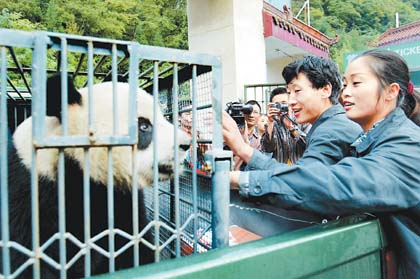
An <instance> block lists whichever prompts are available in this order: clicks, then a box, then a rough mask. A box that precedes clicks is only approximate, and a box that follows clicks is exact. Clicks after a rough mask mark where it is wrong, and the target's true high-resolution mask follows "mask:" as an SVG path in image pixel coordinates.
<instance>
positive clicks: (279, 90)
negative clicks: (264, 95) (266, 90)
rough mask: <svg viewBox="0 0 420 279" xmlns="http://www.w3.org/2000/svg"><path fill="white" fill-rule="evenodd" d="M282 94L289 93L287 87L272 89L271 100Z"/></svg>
mask: <svg viewBox="0 0 420 279" xmlns="http://www.w3.org/2000/svg"><path fill="white" fill-rule="evenodd" d="M280 94H287V89H286V87H277V88H275V89H274V90H273V91H271V93H270V102H272V101H273V98H274V97H275V96H277V95H280Z"/></svg>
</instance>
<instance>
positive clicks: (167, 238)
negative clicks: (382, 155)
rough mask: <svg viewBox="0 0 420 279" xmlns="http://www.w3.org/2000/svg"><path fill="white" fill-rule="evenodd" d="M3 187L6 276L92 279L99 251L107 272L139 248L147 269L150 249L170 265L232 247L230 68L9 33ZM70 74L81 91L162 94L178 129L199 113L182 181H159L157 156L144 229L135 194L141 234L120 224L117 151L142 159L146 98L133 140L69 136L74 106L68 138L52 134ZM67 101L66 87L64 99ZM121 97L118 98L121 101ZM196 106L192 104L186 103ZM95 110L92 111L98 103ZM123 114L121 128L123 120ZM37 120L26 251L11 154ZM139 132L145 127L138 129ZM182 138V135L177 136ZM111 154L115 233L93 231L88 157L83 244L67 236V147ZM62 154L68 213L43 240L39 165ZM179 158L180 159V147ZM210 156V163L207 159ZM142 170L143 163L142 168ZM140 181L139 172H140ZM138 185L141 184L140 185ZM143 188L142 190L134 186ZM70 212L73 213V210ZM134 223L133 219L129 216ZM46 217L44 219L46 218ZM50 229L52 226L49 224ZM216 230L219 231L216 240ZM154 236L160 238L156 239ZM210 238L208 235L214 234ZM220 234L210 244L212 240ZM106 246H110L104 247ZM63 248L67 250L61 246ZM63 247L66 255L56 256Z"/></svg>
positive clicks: (105, 42)
mask: <svg viewBox="0 0 420 279" xmlns="http://www.w3.org/2000/svg"><path fill="white" fill-rule="evenodd" d="M0 65H1V70H0V94H1V95H0V96H1V99H0V110H1V113H0V150H1V153H0V181H1V200H0V202H1V219H0V223H1V240H0V247H1V250H2V251H1V265H2V270H1V274H0V277H2V278H19V277H22V276H30V277H33V278H40V277H42V276H43V275H45V274H46V273H43V269H45V268H48V269H51V270H53V271H55V272H56V273H53V274H57V276H59V277H61V278H66V277H67V276H68V277H72V276H73V275H72V274H71V270H72V268H73V267H74V266H75V265H78V264H79V265H80V264H81V265H82V266H83V270H84V272H83V274H82V275H83V276H90V275H93V274H95V273H96V271H95V270H94V269H93V266H94V265H95V263H94V262H91V261H92V258H93V256H92V255H93V253H96V254H98V255H99V256H100V257H103V258H105V259H106V261H107V263H108V264H107V271H109V272H112V271H114V270H116V269H118V268H119V267H118V260H119V257H121V255H122V254H123V253H125V252H126V251H128V250H130V251H131V253H132V254H130V255H132V265H131V266H137V265H139V263H140V262H141V249H150V250H151V251H152V252H153V255H154V261H155V262H158V261H161V260H162V259H165V258H170V257H181V256H182V255H188V254H191V253H197V252H199V251H201V249H203V248H204V249H209V248H212V247H213V248H214V247H223V246H227V244H228V205H229V181H228V177H227V176H226V175H224V174H225V173H226V171H227V170H229V167H230V160H229V159H230V154H229V153H226V152H225V151H223V139H222V131H221V110H222V106H221V65H220V61H219V60H218V59H217V58H215V57H213V56H209V55H204V54H194V53H190V52H187V51H181V50H174V49H167V48H160V47H152V46H144V45H140V44H138V43H134V42H125V41H117V40H110V39H102V38H93V37H83V36H74V35H66V34H58V33H50V32H22V31H15V30H7V29H0ZM53 73H61V76H62V78H63V80H64V78H65V77H66V76H67V75H71V76H73V77H74V81H75V84H76V87H78V88H80V87H87V88H88V89H89V90H91V88H92V86H93V85H94V84H96V83H100V82H102V81H107V80H109V81H112V83H113V85H115V84H116V83H117V82H118V81H125V82H128V83H129V86H130V91H131V92H134V91H135V90H137V88H138V87H140V88H143V89H144V90H146V91H147V92H149V93H151V94H152V95H153V100H154V105H153V110H154V114H155V113H156V112H157V111H158V110H159V109H160V110H162V111H163V112H164V115H165V116H166V118H167V120H168V121H170V122H172V123H173V124H174V125H175V126H178V122H179V119H180V114H181V113H183V112H190V113H191V114H192V116H191V118H192V125H191V127H190V129H191V134H192V144H191V148H190V151H188V152H187V154H188V153H189V159H187V160H185V161H184V159H183V158H178V157H177V156H176V155H175V164H174V165H175V170H174V173H178V164H179V163H183V164H184V165H185V167H184V168H185V171H184V172H183V173H182V174H181V175H174V176H173V179H170V180H166V181H158V179H157V178H158V173H157V172H158V165H157V157H156V156H157V155H156V154H157V152H158V148H159V147H158V146H157V145H156V144H155V145H154V149H153V160H154V162H153V164H154V173H153V177H154V182H153V185H151V186H152V187H150V188H147V189H146V190H145V191H144V198H145V205H146V208H147V219H148V220H147V221H148V224H147V225H146V226H145V227H144V228H139V227H138V226H137V225H136V224H137V222H138V221H137V220H138V216H137V210H136V209H137V208H138V207H139V204H138V195H139V193H138V191H131V192H132V208H133V214H132V215H133V216H132V217H131V216H130V218H132V222H133V229H132V231H121V230H120V229H119V228H116V227H114V217H117V216H114V208H115V209H117V208H118V206H119V204H118V201H116V200H114V191H110V190H109V189H114V182H113V179H112V168H113V167H112V166H113V157H112V150H113V149H114V148H117V147H119V146H128V147H131V148H132V152H133V157H134V155H135V154H134V153H135V151H136V146H137V116H136V115H135V113H136V103H137V100H136V94H130V97H129V104H128V106H129V108H130V109H129V111H128V114H129V116H128V122H129V123H128V127H130V129H129V130H128V133H127V134H124V135H120V134H119V133H114V134H110V135H105V136H100V137H95V140H92V135H89V134H86V135H78V136H74V135H71V134H70V133H69V132H68V120H67V115H68V114H67V113H68V111H67V110H68V109H67V107H66V106H65V105H62V109H63V111H62V120H61V121H62V127H63V134H62V135H61V136H55V137H45V131H46V129H48V128H47V127H46V126H45V117H46V112H45V107H46V102H47V100H46V80H47V77H48V75H50V74H53ZM62 93H63V94H62V99H64V100H66V96H65V95H66V93H67V92H66V90H63V92H62ZM115 94H117V93H116V92H114V95H115ZM185 101H188V102H189V104H190V106H189V107H187V108H185V107H183V106H182V105H181V104H182V103H183V102H185ZM64 102H65V101H63V104H64ZM89 105H90V104H89ZM91 110H92V107H90V106H89V119H86V121H88V122H89V131H94V130H95V127H93V126H92V125H93V124H92V121H91V117H92V116H91V113H92V112H91ZM109 113H110V114H113V119H114V120H113V121H114V124H115V123H116V121H117V120H116V118H117V117H118V116H117V113H116V112H115V110H114V112H111V111H110V112H109ZM29 116H32V127H33V129H32V139H31V143H32V147H31V152H32V166H31V169H30V181H29V182H28V187H29V188H30V190H28V195H29V196H30V197H29V196H28V199H29V200H30V201H31V203H30V204H31V207H30V211H31V212H30V213H31V214H30V219H31V222H30V224H31V230H30V231H31V236H30V237H29V238H30V245H24V244H22V243H19V242H17V241H15V239H13V235H11V234H10V231H11V229H12V228H11V227H10V226H9V223H10V220H11V218H14V217H15V216H13V214H14V212H10V210H9V200H8V199H9V195H10V189H11V187H13V186H14V185H9V179H8V178H10V177H9V176H11V175H13V174H12V173H9V171H8V164H9V162H8V160H9V159H8V156H7V153H8V149H9V150H10V148H11V147H10V144H11V138H10V136H9V134H10V132H14V130H15V129H16V127H17V126H18V125H19V124H20V123H21V122H22V121H23V120H24V119H26V118H28V117H29ZM132 127H136V128H135V129H132ZM174 133H175V137H174V138H175V139H174V141H175V142H174V146H176V138H177V137H176V136H177V133H179V132H178V129H174ZM157 137H159V131H158V130H154V131H153V140H154V141H155V140H156V139H157ZM98 147H105V148H107V149H108V154H109V155H108V158H107V160H108V162H104V164H106V166H104V167H105V168H107V169H108V173H111V178H109V180H108V185H107V187H108V191H107V196H106V199H107V204H108V205H109V206H108V207H107V212H101V213H102V214H104V215H107V220H108V222H107V223H108V224H107V229H105V230H104V231H102V232H100V233H98V234H95V235H93V234H91V232H90V229H89V228H90V224H91V221H92V220H93V219H94V218H95V216H93V215H92V212H90V210H89V208H90V206H89V205H90V202H91V201H92V199H95V197H91V196H90V193H89V190H88V189H89V187H90V186H89V185H90V183H91V182H90V179H89V171H90V170H89V169H90V165H89V160H88V159H86V161H85V163H84V166H83V169H84V172H83V174H84V175H83V187H82V189H83V193H84V195H83V204H80V205H78V206H80V207H83V208H84V209H83V220H81V222H84V224H85V225H84V233H83V235H82V236H81V237H79V238H78V237H77V236H75V235H73V234H72V233H71V232H69V231H66V221H68V220H67V219H66V209H67V210H68V208H67V207H66V205H65V197H64V195H65V193H66V192H65V187H66V181H67V180H66V173H65V167H64V162H65V160H66V155H65V152H64V151H65V150H67V149H70V148H83V152H84V153H83V154H84V156H87V157H85V158H88V157H89V152H90V151H91V150H92V149H93V148H98ZM45 149H56V150H58V154H59V155H58V158H59V159H58V165H57V177H58V183H57V185H56V187H57V189H58V190H57V191H58V207H57V209H51V210H56V212H54V214H56V215H57V216H58V229H57V232H56V233H55V234H54V235H52V236H51V237H49V238H48V239H46V240H43V239H40V237H39V234H40V230H42V228H40V222H42V218H45V217H44V216H40V212H39V200H40V199H43V198H45V197H40V196H39V195H38V194H39V187H38V186H39V184H40V181H39V180H40V177H38V174H37V171H36V170H37V166H39V164H41V163H42V162H40V161H39V160H40V159H39V158H38V156H37V154H39V152H40V150H45ZM174 152H175V154H177V152H176V150H175V148H174ZM204 155H206V156H204ZM133 168H134V166H133ZM132 175H133V176H134V177H136V176H135V174H134V172H133V174H132ZM133 180H134V181H135V178H133ZM132 185H133V187H137V185H136V183H135V182H132ZM67 213H68V212H67ZM119 217H120V218H124V216H122V217H121V216H119ZM40 220H41V221H40ZM44 222H45V220H44ZM209 232H210V233H209ZM148 233H151V235H152V236H153V237H152V238H151V239H147V238H146V237H145V236H146V234H148ZM206 233H207V234H206ZM204 235H206V236H208V235H211V240H210V239H205V238H204V237H203V236H204ZM116 238H120V239H121V238H122V239H124V241H122V244H121V245H119V246H118V245H116ZM100 241H104V242H105V243H106V245H105V246H100V245H99V244H98V243H99V242H100ZM57 243H58V244H57ZM53 245H56V248H57V251H58V253H57V254H54V253H51V251H50V250H51V249H52V248H51V247H52V246H53ZM17 254H18V255H19V257H20V258H22V259H23V260H21V261H20V262H19V264H17V263H16V262H13V256H16V255H17Z"/></svg>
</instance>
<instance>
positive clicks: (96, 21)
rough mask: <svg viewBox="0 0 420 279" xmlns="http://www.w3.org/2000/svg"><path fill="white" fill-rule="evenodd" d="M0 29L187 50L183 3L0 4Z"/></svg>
mask: <svg viewBox="0 0 420 279" xmlns="http://www.w3.org/2000/svg"><path fill="white" fill-rule="evenodd" d="M0 11H1V15H0V27H6V28H15V29H22V30H35V29H38V30H39V29H41V30H48V31H56V32H63V33H71V34H79V35H89V36H95V37H106V38H114V39H121V40H129V41H138V42H140V43H142V44H148V45H156V46H166V47H174V48H182V49H187V48H188V39H187V33H188V27H187V15H186V0H71V1H69V0H0Z"/></svg>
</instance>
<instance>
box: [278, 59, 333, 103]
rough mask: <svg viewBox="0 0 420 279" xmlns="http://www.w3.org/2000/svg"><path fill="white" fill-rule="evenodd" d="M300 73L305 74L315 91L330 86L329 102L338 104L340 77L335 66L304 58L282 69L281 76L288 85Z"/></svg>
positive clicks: (327, 61) (324, 61)
mask: <svg viewBox="0 0 420 279" xmlns="http://www.w3.org/2000/svg"><path fill="white" fill-rule="evenodd" d="M300 73H303V74H305V76H306V78H307V79H308V80H309V81H310V82H311V83H312V87H313V88H315V89H320V88H322V87H323V86H325V85H327V84H331V87H332V90H331V96H330V101H331V103H332V104H337V103H338V97H339V96H340V91H341V76H340V73H339V71H338V67H337V64H335V63H334V62H333V61H331V60H327V59H325V58H322V57H318V56H305V57H303V58H300V59H297V60H295V61H293V62H291V63H290V64H289V65H287V66H286V67H285V68H284V69H283V72H282V75H283V78H284V80H285V81H286V83H287V84H289V83H290V82H291V81H292V80H293V79H294V78H296V77H297V76H298V74H300Z"/></svg>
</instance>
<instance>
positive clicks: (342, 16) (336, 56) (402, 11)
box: [292, 0, 420, 66]
mask: <svg viewBox="0 0 420 279" xmlns="http://www.w3.org/2000/svg"><path fill="white" fill-rule="evenodd" d="M303 3H304V1H303V0H293V1H292V9H293V10H294V12H295V13H297V12H298V11H299V9H300V8H301V7H302V5H303ZM310 7H311V10H310V12H311V25H312V26H313V27H314V28H316V29H318V30H320V31H321V32H323V33H324V34H326V35H327V36H329V37H335V35H336V34H338V35H339V37H340V40H339V41H338V43H337V44H335V45H333V46H332V47H331V58H332V59H333V60H335V61H336V62H337V63H338V64H339V65H340V66H342V63H343V61H342V59H343V54H344V53H346V52H351V51H356V50H363V49H368V48H370V47H371V46H370V45H374V44H373V42H374V41H375V40H376V39H377V38H378V37H379V35H380V34H381V33H383V32H385V31H386V30H387V29H388V28H390V27H394V26H395V13H397V12H398V13H399V18H400V25H404V24H408V23H411V22H414V21H417V20H419V19H420V2H419V1H418V0H346V1H342V0H311V1H310ZM300 18H301V19H304V17H303V16H302V15H301V16H300Z"/></svg>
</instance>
